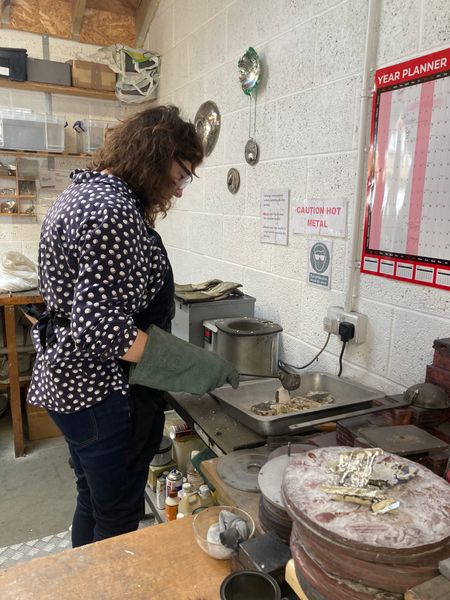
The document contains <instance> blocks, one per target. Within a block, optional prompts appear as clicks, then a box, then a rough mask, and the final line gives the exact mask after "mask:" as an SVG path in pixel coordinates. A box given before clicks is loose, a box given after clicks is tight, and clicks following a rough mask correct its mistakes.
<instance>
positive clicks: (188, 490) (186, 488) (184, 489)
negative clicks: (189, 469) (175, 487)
mask: <svg viewBox="0 0 450 600" xmlns="http://www.w3.org/2000/svg"><path fill="white" fill-rule="evenodd" d="M191 492H192V486H191V484H190V483H189V482H187V481H186V482H185V483H183V487H182V488H181V490H180V491H179V492H178V498H180V500H181V499H182V498H184V496H187V495H188V494H190V493H191Z"/></svg>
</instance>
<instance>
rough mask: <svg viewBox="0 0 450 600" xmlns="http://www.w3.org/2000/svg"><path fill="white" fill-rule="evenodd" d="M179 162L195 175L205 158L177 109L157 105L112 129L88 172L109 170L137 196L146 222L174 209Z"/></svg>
mask: <svg viewBox="0 0 450 600" xmlns="http://www.w3.org/2000/svg"><path fill="white" fill-rule="evenodd" d="M175 159H181V160H187V161H189V162H190V163H191V164H192V173H193V174H194V175H195V169H196V167H198V165H199V164H200V163H201V162H202V160H203V147H202V142H201V140H200V138H199V136H198V135H197V133H196V131H195V127H194V125H193V124H192V123H190V122H189V121H183V119H182V118H181V117H180V110H179V109H178V108H177V107H176V106H157V107H155V108H149V109H147V110H144V111H142V112H140V113H137V114H135V115H133V116H131V117H130V118H128V119H126V120H125V121H123V122H122V123H120V124H119V125H118V126H117V127H114V128H113V129H110V130H109V131H108V132H107V135H106V136H105V142H104V144H103V146H102V147H101V148H100V149H99V150H98V151H97V152H96V154H95V155H94V158H93V161H92V163H91V164H90V165H89V168H90V169H93V170H96V171H103V170H105V169H107V170H108V171H109V172H110V173H112V174H113V175H116V176H117V177H120V178H121V179H123V180H124V181H126V183H127V184H128V185H129V186H130V187H131V188H132V189H133V190H134V192H136V194H137V195H138V196H139V197H140V198H141V200H142V201H143V204H142V206H141V210H142V212H143V216H144V218H145V219H146V221H147V222H148V223H149V224H150V225H151V226H153V225H154V223H155V219H156V216H157V215H158V214H162V216H163V217H165V216H166V214H167V211H168V210H169V208H170V207H171V200H172V196H173V193H172V186H173V182H172V181H171V179H170V169H171V166H172V161H173V160H175Z"/></svg>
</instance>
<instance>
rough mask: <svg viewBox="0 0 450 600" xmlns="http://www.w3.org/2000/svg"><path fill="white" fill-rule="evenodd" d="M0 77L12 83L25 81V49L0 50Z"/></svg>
mask: <svg viewBox="0 0 450 600" xmlns="http://www.w3.org/2000/svg"><path fill="white" fill-rule="evenodd" d="M0 75H2V76H3V77H7V78H8V79H11V80H12V81H26V78H27V51H26V50H25V48H0Z"/></svg>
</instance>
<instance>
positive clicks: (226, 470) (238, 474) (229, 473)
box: [217, 452, 267, 492]
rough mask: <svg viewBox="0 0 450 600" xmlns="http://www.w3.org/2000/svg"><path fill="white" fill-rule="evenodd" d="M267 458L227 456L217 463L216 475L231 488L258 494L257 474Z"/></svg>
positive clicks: (259, 456)
mask: <svg viewBox="0 0 450 600" xmlns="http://www.w3.org/2000/svg"><path fill="white" fill-rule="evenodd" d="M266 461H267V456H265V455H264V454H261V453H259V454H257V453H251V454H250V453H245V454H240V455H239V454H237V453H236V452H233V453H232V454H227V455H226V456H221V457H220V458H219V460H218V461H217V473H218V474H219V476H220V477H221V479H222V480H223V481H224V482H225V483H226V484H227V485H230V486H231V487H233V488H235V489H237V490H242V491H244V492H258V491H259V486H258V474H259V472H260V470H261V468H262V466H263V465H264V464H265V462H266Z"/></svg>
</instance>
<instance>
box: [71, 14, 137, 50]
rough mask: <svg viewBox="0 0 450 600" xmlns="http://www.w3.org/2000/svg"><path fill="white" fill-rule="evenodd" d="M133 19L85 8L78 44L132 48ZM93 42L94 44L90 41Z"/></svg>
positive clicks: (127, 16)
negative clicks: (121, 45)
mask: <svg viewBox="0 0 450 600" xmlns="http://www.w3.org/2000/svg"><path fill="white" fill-rule="evenodd" d="M135 35H136V34H135V25H134V17H133V16H131V15H118V14H117V13H112V12H107V11H103V10H94V9H92V8H87V9H86V11H85V13H84V19H83V24H82V26H81V32H80V42H84V43H86V44H99V45H100V46H109V45H110V44H118V43H120V44H126V45H128V46H134V39H135ZM91 40H95V42H93V41H91Z"/></svg>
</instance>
